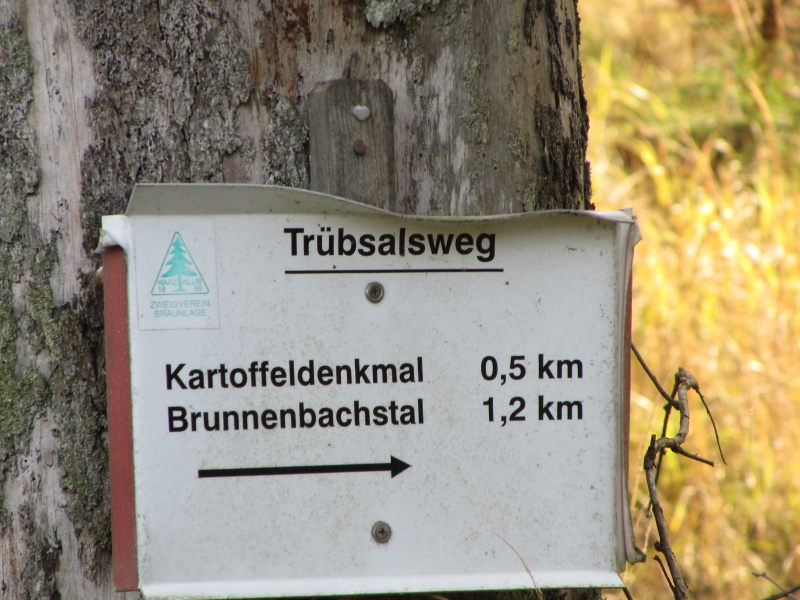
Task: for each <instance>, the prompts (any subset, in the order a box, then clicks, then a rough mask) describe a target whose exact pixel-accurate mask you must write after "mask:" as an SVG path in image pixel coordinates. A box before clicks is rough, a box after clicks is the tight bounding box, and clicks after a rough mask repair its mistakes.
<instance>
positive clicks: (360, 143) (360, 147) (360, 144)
mask: <svg viewBox="0 0 800 600" xmlns="http://www.w3.org/2000/svg"><path fill="white" fill-rule="evenodd" d="M353 152H355V153H356V154H357V155H358V156H364V155H365V154H366V153H367V145H366V144H365V143H364V140H362V139H357V140H356V141H355V142H353Z"/></svg>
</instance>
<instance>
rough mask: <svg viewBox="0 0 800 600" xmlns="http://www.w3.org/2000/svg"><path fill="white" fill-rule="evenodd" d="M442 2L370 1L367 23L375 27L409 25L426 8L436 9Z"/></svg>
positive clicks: (438, 0) (366, 10) (428, 0)
mask: <svg viewBox="0 0 800 600" xmlns="http://www.w3.org/2000/svg"><path fill="white" fill-rule="evenodd" d="M440 1H441V0H368V2H367V4H366V8H365V16H366V18H367V22H368V23H369V24H370V25H372V26H373V27H376V28H378V27H391V26H392V25H395V24H404V25H405V24H408V23H410V22H411V20H412V19H414V17H416V16H417V15H419V14H420V13H421V12H422V11H423V10H424V9H426V8H434V7H436V6H437V5H438V4H439V3H440Z"/></svg>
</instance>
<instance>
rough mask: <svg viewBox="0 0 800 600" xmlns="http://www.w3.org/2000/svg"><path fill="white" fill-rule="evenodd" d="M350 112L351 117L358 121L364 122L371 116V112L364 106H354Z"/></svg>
mask: <svg viewBox="0 0 800 600" xmlns="http://www.w3.org/2000/svg"><path fill="white" fill-rule="evenodd" d="M351 112H352V113H353V116H354V117H355V118H356V119H358V120H359V121H366V120H367V119H369V117H370V115H371V114H372V111H371V110H370V109H369V106H364V105H363V104H356V105H355V106H354V107H353V110H352V111H351Z"/></svg>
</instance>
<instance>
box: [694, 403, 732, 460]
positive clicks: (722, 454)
mask: <svg viewBox="0 0 800 600" xmlns="http://www.w3.org/2000/svg"><path fill="white" fill-rule="evenodd" d="M695 391H696V392H697V395H698V396H700V401H701V402H702V403H703V406H704V407H705V409H706V414H707V415H708V419H709V420H710V421H711V427H713V428H714V437H715V438H716V440H717V449H718V450H719V456H720V458H721V459H722V464H724V465H727V464H728V463H727V461H726V460H725V453H724V452H722V443H720V441H719V432H718V431H717V424H716V423H715V422H714V415H712V414H711V409H710V408H708V404H706V399H705V398H703V394H701V393H700V390H699V389H696V390H695Z"/></svg>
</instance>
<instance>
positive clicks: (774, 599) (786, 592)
mask: <svg viewBox="0 0 800 600" xmlns="http://www.w3.org/2000/svg"><path fill="white" fill-rule="evenodd" d="M753 575H754V576H755V577H763V578H764V579H766V580H767V581H769V582H770V583H771V584H772V585H774V586H775V587H776V588H778V589H779V590H780V591H781V593H780V594H775V595H773V596H769V597H767V598H764V599H763V600H778V598H792V600H798V598H797V596H795V595H794V594H793V593H792V592H796V591H798V590H800V584H798V585H795V586H792V587H791V588H788V589H787V588H785V587H783V586H782V585H781V584H779V583H778V582H777V581H775V580H774V579H773V578H772V577H770V576H769V575H767V574H766V573H757V572H755V571H754V572H753Z"/></svg>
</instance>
